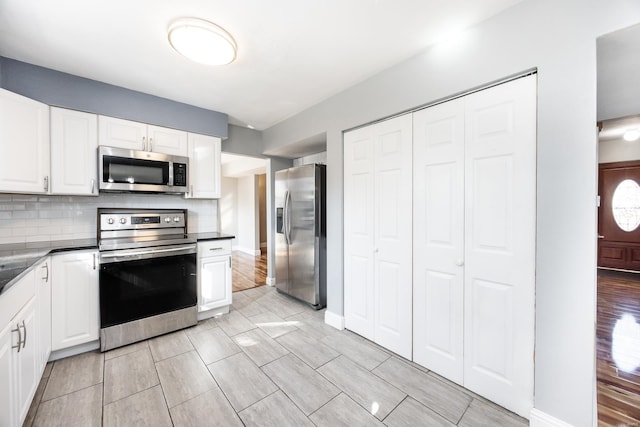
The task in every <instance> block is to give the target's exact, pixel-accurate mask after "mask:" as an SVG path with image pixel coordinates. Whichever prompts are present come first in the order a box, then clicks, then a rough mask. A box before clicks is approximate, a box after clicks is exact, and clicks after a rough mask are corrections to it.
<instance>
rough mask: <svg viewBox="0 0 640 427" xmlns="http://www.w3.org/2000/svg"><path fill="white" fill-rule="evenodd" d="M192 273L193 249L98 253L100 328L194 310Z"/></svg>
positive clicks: (161, 247)
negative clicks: (176, 311)
mask: <svg viewBox="0 0 640 427" xmlns="http://www.w3.org/2000/svg"><path fill="white" fill-rule="evenodd" d="M196 271H197V270H196V245H177V246H159V247H153V248H140V249H123V250H117V251H105V252H101V253H100V326H101V328H107V327H109V326H114V325H118V324H122V323H126V322H130V321H134V320H138V319H142V318H145V317H150V316H155V315H158V314H163V313H168V312H170V311H173V310H179V309H183V308H187V307H193V306H195V305H196V301H197V280H196V279H197V277H196V274H197V273H196Z"/></svg>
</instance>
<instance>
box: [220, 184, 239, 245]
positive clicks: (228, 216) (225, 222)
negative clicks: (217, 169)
mask: <svg viewBox="0 0 640 427" xmlns="http://www.w3.org/2000/svg"><path fill="white" fill-rule="evenodd" d="M220 196H221V197H220V200H219V201H218V204H219V206H220V231H221V232H222V233H225V234H229V235H231V236H237V235H238V180H237V179H236V178H227V177H225V176H223V177H222V181H221V182H220ZM236 239H237V237H236ZM236 239H233V240H232V245H233V244H235V242H236Z"/></svg>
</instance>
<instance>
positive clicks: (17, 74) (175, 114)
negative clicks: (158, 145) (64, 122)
mask: <svg viewBox="0 0 640 427" xmlns="http://www.w3.org/2000/svg"><path fill="white" fill-rule="evenodd" d="M0 87H2V88H4V89H7V90H10V91H11V92H15V93H19V94H21V95H24V96H26V97H28V98H32V99H36V100H38V101H40V102H44V103H45V104H49V105H55V106H58V107H64V108H69V109H73V110H80V111H86V112H89V113H96V114H103V115H105V116H111V117H119V118H122V119H128V120H134V121H138V122H143V123H149V124H153V125H158V126H165V127H169V128H174V129H180V130H185V131H189V132H194V133H200V134H204V135H212V136H219V137H221V138H223V139H226V138H227V136H228V130H227V124H228V116H227V114H224V113H220V112H217V111H212V110H206V109H204V108H199V107H195V106H193V105H188V104H183V103H181V102H176V101H172V100H170V99H166V98H160V97H157V96H153V95H149V94H146V93H142V92H136V91H134V90H129V89H125V88H122V87H119V86H113V85H110V84H107V83H102V82H98V81H95V80H89V79H86V78H84V77H78V76H74V75H71V74H67V73H61V72H59V71H55V70H51V69H48V68H43V67H38V66H36V65H32V64H27V63H25V62H20V61H16V60H13V59H9V58H3V57H0Z"/></svg>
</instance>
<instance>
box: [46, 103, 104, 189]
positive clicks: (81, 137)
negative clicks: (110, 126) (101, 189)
mask: <svg viewBox="0 0 640 427" xmlns="http://www.w3.org/2000/svg"><path fill="white" fill-rule="evenodd" d="M97 148H98V116H97V115H95V114H89V113H84V112H81V111H74V110H67V109H64V108H56V107H51V192H52V193H53V194H74V195H80V196H97V195H98V185H97V184H98V183H97V178H98V176H97V174H98V171H97V160H96V159H97V157H96V152H97V151H96V149H97Z"/></svg>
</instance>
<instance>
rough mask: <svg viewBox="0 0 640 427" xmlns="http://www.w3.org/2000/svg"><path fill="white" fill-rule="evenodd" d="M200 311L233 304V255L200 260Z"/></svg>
mask: <svg viewBox="0 0 640 427" xmlns="http://www.w3.org/2000/svg"><path fill="white" fill-rule="evenodd" d="M199 282H200V289H199V292H198V311H206V310H211V309H212V308H217V307H222V306H225V305H229V304H231V255H227V256H215V257H208V258H201V259H200V276H199Z"/></svg>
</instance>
